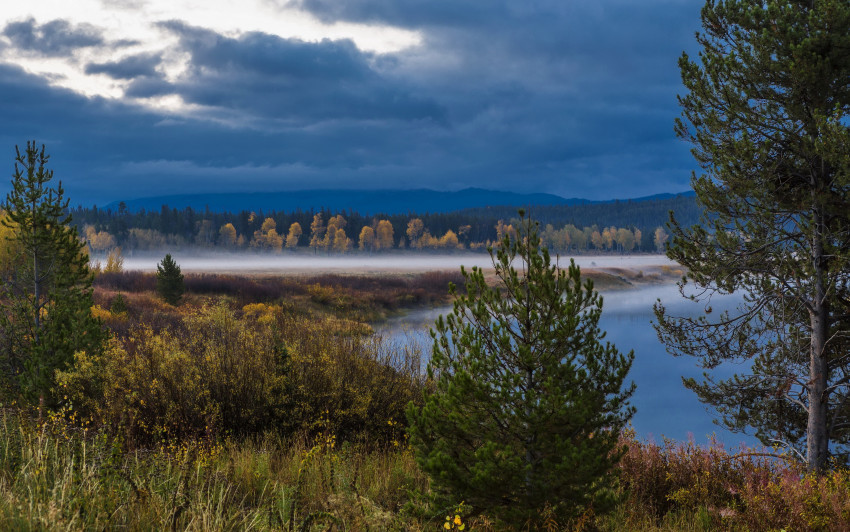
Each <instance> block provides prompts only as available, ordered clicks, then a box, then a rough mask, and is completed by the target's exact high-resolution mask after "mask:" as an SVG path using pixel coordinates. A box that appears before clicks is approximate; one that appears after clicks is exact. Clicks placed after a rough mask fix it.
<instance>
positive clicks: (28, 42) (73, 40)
mask: <svg viewBox="0 0 850 532" xmlns="http://www.w3.org/2000/svg"><path fill="white" fill-rule="evenodd" d="M3 35H5V36H6V37H8V38H9V40H10V41H12V45H13V46H14V47H16V48H18V49H20V50H25V51H28V52H36V53H39V54H43V55H47V56H63V55H69V54H70V53H71V52H73V51H74V50H76V49H78V48H86V47H91V46H100V45H102V44H103V43H104V39H103V34H102V32H101V30H99V29H98V28H96V27H94V26H92V25H90V24H79V25H74V24H71V23H69V22H68V21H67V20H52V21H50V22H46V23H44V24H38V23H37V22H36V21H35V19H34V18H29V19H27V20H23V21H20V22H10V23H9V24H7V25H6V27H5V28H3Z"/></svg>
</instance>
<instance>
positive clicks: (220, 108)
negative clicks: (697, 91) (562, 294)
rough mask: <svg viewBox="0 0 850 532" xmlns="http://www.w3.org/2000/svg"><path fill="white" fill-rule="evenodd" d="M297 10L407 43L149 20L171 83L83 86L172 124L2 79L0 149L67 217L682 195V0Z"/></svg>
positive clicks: (144, 75) (687, 4)
mask: <svg viewBox="0 0 850 532" xmlns="http://www.w3.org/2000/svg"><path fill="white" fill-rule="evenodd" d="M303 5H304V6H305V7H306V8H309V9H310V10H311V11H312V12H313V13H315V14H316V15H317V16H319V17H320V18H321V19H323V20H325V21H329V22H333V21H350V22H358V23H373V24H383V23H391V24H393V25H395V26H399V27H403V28H411V29H416V30H417V31H419V32H420V35H421V36H422V44H421V46H416V47H412V48H408V49H405V50H402V51H400V52H397V53H392V54H374V53H368V52H364V51H362V50H360V49H358V48H357V47H356V46H355V45H354V44H352V43H351V42H350V41H347V40H337V41H332V40H325V41H321V42H304V41H300V40H297V39H284V38H280V37H276V36H272V35H267V34H263V33H256V32H254V33H244V34H241V35H237V36H224V35H221V34H219V33H216V32H214V31H212V30H209V29H205V28H199V27H195V26H191V25H189V24H187V23H184V22H178V21H170V22H164V23H161V24H160V27H161V29H163V30H164V31H166V32H169V33H171V34H173V35H175V36H177V38H178V44H177V49H176V50H169V51H168V53H169V54H170V56H171V57H175V56H179V55H180V54H184V55H185V56H186V57H188V66H187V69H186V70H185V71H184V72H183V73H182V74H181V75H180V76H178V77H177V78H173V77H166V76H164V74H162V72H161V71H160V70H159V69H158V67H157V61H158V59H159V58H158V57H155V56H131V57H129V58H125V59H122V60H120V61H117V62H114V63H104V64H97V65H89V67H88V71H90V72H102V73H105V74H108V75H110V76H112V77H114V78H117V79H125V80H129V84H128V88H127V92H126V94H127V97H128V102H132V101H133V99H135V98H152V97H156V96H178V97H180V98H181V99H182V100H183V101H185V102H187V103H190V104H197V106H199V107H194V108H193V111H192V112H191V113H190V114H189V115H188V116H187V115H180V116H176V115H169V114H168V113H165V112H157V113H154V112H152V111H145V110H143V109H142V108H139V107H134V106H132V105H130V104H129V103H126V104H118V103H115V102H114V101H107V100H99V99H85V98H82V97H79V96H77V95H74V94H73V93H71V92H69V91H64V90H61V89H56V88H51V87H48V86H47V84H46V82H45V81H44V80H41V79H39V78H36V77H34V76H30V75H27V74H24V73H23V72H21V71H18V70H14V69H11V70H10V69H8V68H6V67H4V68H3V69H0V101H5V102H7V104H6V105H0V124H3V126H2V129H0V141H2V143H3V144H0V147H2V145H6V146H11V145H12V143H21V142H23V141H25V140H26V139H27V138H33V137H35V138H38V139H39V140H41V139H45V140H47V142H48V150H49V151H51V152H52V153H55V154H56V156H55V161H56V163H57V165H59V164H60V161H61V165H62V168H64V169H65V172H63V175H68V176H70V177H72V180H69V181H68V182H67V186H68V190H69V191H71V190H75V191H77V192H78V194H79V196H78V197H79V198H81V199H80V201H82V200H83V199H89V198H90V199H91V200H92V201H99V202H103V201H106V200H114V199H129V198H133V197H139V196H145V195H153V194H166V193H179V192H191V191H204V192H220V191H236V190H242V191H254V190H256V191H263V190H286V189H298V188H301V189H304V188H321V187H337V188H338V187H342V188H349V187H364V188H418V187H430V188H437V189H440V188H462V187H468V186H479V187H485V188H495V189H507V190H516V191H521V192H541V191H542V192H552V193H556V194H561V195H563V196H568V197H574V196H579V197H588V198H593V199H602V198H611V197H635V196H641V195H648V194H654V193H659V192H677V191H681V190H684V189H686V188H687V184H688V177H689V173H690V169H691V168H692V167H693V166H694V165H693V163H692V161H691V158H690V156H689V154H688V146H687V145H685V144H683V143H681V142H679V141H678V140H676V139H675V138H674V136H673V132H672V122H673V118H674V117H675V116H676V115H677V114H678V112H679V111H678V108H677V105H676V100H675V96H676V94H677V93H678V92H680V91H681V87H680V81H679V72H678V68H677V66H676V60H677V58H678V56H679V54H680V53H681V51H682V50H683V49H687V48H690V47H692V44H691V43H692V41H693V32H694V30H695V29H696V28H697V22H698V15H699V9H698V6H696V5H693V2H692V1H690V0H657V1H647V2H632V1H628V2H627V1H625V0H600V1H599V2H592V3H591V2H586V3H580V2H562V1H560V0H559V1H557V2H555V1H554V0H552V1H549V0H544V1H529V2H507V1H502V0H488V1H486V2H485V1H483V0H472V1H469V2H456V1H455V2H450V1H448V0H429V1H427V2H426V1H424V0H393V1H392V2H391V1H389V0H387V1H385V2H383V1H365V0H348V1H346V2H332V1H331V0H305V1H304V2H303ZM11 132H14V133H15V134H16V135H17V134H23V138H17V137H16V138H12V137H11V136H10V133H11ZM52 145H55V149H54V147H53V146H52ZM10 160H11V159H10ZM0 169H2V158H0ZM58 174H59V172H57V175H58ZM76 197H77V196H75V198H76Z"/></svg>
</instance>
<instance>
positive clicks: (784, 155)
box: [657, 0, 850, 471]
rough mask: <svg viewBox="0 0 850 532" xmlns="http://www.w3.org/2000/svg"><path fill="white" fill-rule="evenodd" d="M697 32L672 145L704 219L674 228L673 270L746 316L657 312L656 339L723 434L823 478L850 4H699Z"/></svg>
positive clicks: (844, 442) (845, 147)
mask: <svg viewBox="0 0 850 532" xmlns="http://www.w3.org/2000/svg"><path fill="white" fill-rule="evenodd" d="M702 26H703V32H702V33H699V34H698V35H697V42H698V44H699V46H700V53H699V58H698V59H696V60H695V59H692V58H691V57H689V56H688V55H686V54H685V55H683V56H682V58H681V60H680V67H681V71H682V79H683V81H684V85H685V87H686V89H687V91H688V92H687V93H686V94H685V95H684V96H682V97H680V99H679V101H680V104H681V106H682V120H679V121H677V126H676V130H677V132H678V134H679V136H680V137H681V138H683V139H685V140H687V141H689V142H691V143H692V144H693V150H692V153H693V154H694V157H695V158H696V162H697V163H698V164H699V166H700V168H701V169H702V172H703V173H702V174H701V175H696V174H695V175H694V176H693V178H692V184H693V187H694V190H695V191H696V194H697V199H698V201H699V203H700V204H701V206H702V207H703V208H704V209H705V212H706V216H705V219H704V220H703V221H702V223H701V225H697V226H694V227H691V228H685V227H681V226H680V225H679V224H677V223H676V222H675V221H673V223H672V226H671V227H672V233H673V238H672V241H671V243H670V246H669V248H668V256H669V257H670V258H671V259H673V260H675V261H677V262H679V263H680V264H682V265H683V266H685V267H686V269H687V272H688V274H687V279H686V283H683V289H684V288H686V286H688V285H691V284H692V286H693V287H694V291H693V294H695V295H696V296H697V298H698V299H702V300H706V301H708V300H709V298H710V297H712V296H713V295H714V294H718V293H720V294H725V293H730V292H738V293H740V294H743V297H744V301H743V303H742V305H741V306H740V307H739V308H738V309H736V310H735V311H733V312H730V313H725V314H723V315H720V316H718V315H716V314H709V312H710V310H711V303H710V302H708V303H706V305H705V308H706V310H707V313H706V315H705V316H703V317H701V318H699V319H694V318H690V317H675V316H671V315H670V314H669V313H668V312H667V311H666V310H665V308H664V307H663V306H661V305H659V306H658V308H657V317H658V332H659V337H660V338H661V340H662V341H663V342H665V343H667V345H668V348H669V350H670V351H671V352H672V353H674V354H676V355H681V354H684V355H691V356H694V357H697V359H698V360H699V362H700V365H701V366H702V367H704V368H706V369H707V370H709V371H707V372H706V374H705V377H704V379H701V380H694V379H690V380H687V381H686V385H687V386H688V387H689V388H691V389H693V390H694V391H695V392H696V393H697V394H698V396H699V398H700V399H701V400H702V401H704V402H706V403H708V404H710V405H713V406H714V407H715V408H716V409H717V411H718V412H719V414H720V415H721V419H722V421H723V423H724V424H726V425H727V426H728V427H730V428H731V429H732V430H738V431H744V430H749V429H754V432H755V435H756V436H757V437H758V438H759V439H760V440H761V441H762V442H764V443H765V444H770V445H775V444H777V443H779V444H781V445H787V446H789V447H791V448H792V449H793V450H795V451H797V452H798V453H799V454H804V455H805V459H806V463H807V465H808V468H809V469H810V470H813V471H823V470H824V469H825V468H826V467H827V466H828V464H829V459H830V457H833V458H836V459H839V460H840V461H842V462H843V461H846V460H847V459H848V451H850V379H848V374H850V364H848V362H850V359H848V347H850V345H848V339H850V297H849V296H850V293H848V289H850V188H848V185H850V155H848V154H850V127H848V124H850V3H848V2H847V1H846V0H840V1H839V0H806V1H800V0H797V1H786V0H782V1H779V0H767V1H761V0H760V1H755V0H729V1H724V2H718V1H709V2H707V3H706V5H705V7H704V8H703V10H702ZM730 364H734V366H730ZM721 365H723V366H724V373H726V371H727V370H726V368H729V367H734V368H736V370H737V371H738V374H737V375H734V376H733V377H731V378H723V377H719V376H718V375H716V374H715V373H714V372H711V371H710V370H713V369H715V368H717V367H719V366H721Z"/></svg>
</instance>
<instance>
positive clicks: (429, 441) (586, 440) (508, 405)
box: [408, 220, 634, 527]
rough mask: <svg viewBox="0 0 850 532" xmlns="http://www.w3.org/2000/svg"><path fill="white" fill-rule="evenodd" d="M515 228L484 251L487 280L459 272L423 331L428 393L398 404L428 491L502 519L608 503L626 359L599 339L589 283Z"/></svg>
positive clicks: (529, 227) (533, 234)
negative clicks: (441, 313) (446, 304)
mask: <svg viewBox="0 0 850 532" xmlns="http://www.w3.org/2000/svg"><path fill="white" fill-rule="evenodd" d="M521 229H522V231H521V232H522V234H523V237H522V238H520V239H511V238H510V236H509V235H506V236H505V238H504V240H503V241H502V242H501V246H500V247H499V248H498V250H497V251H496V252H495V254H494V252H493V251H492V250H491V257H492V259H493V266H494V268H495V275H496V277H497V279H498V280H499V286H496V287H491V286H489V285H488V284H487V282H486V281H485V276H484V272H483V271H482V270H481V269H479V268H477V267H476V268H473V269H472V271H471V272H466V271H465V270H463V274H464V278H465V280H466V283H465V284H466V292H467V294H466V295H462V296H459V297H458V298H457V300H456V302H455V306H454V311H453V312H452V313H451V314H449V315H448V316H447V317H446V319H445V320H444V319H443V318H442V317H440V318H439V319H438V321H437V324H436V331H432V336H433V337H434V349H433V354H432V358H431V362H430V364H429V376H430V377H431V378H432V379H433V380H434V389H433V391H431V392H429V393H427V394H426V396H425V404H424V405H423V406H421V407H418V406H415V405H411V407H410V408H409V409H408V419H409V423H410V429H409V431H410V438H411V444H412V446H413V447H414V449H415V451H416V454H417V460H418V462H419V464H420V466H421V467H422V469H423V470H424V471H425V472H427V473H428V474H429V475H430V476H431V479H432V489H433V490H435V492H436V493H437V494H438V495H440V496H441V498H442V500H444V501H448V502H455V503H457V502H458V501H465V502H466V503H467V504H469V505H471V506H472V507H473V508H475V509H476V510H477V511H483V512H485V513H486V514H487V515H491V516H493V517H496V518H498V519H500V520H502V521H504V522H505V523H508V524H510V525H511V526H514V527H523V526H529V525H530V526H537V525H540V524H541V523H542V522H541V519H542V517H541V516H543V514H544V510H547V511H548V513H549V514H550V515H554V516H555V517H556V518H557V519H558V520H560V521H562V522H565V521H567V520H569V519H572V518H576V517H578V516H579V515H580V514H581V513H582V511H583V510H585V508H588V507H592V508H593V510H594V511H597V512H603V511H605V510H606V509H607V508H608V507H610V504H611V503H612V502H613V492H612V489H611V488H612V486H613V485H614V475H613V474H612V471H611V470H612V468H613V466H614V465H615V464H616V462H617V460H618V459H619V457H620V456H621V454H622V450H621V449H620V447H619V445H618V437H619V432H620V429H621V428H622V427H623V426H624V424H625V423H626V422H627V421H628V419H629V418H630V417H631V415H632V413H633V409H632V408H631V407H629V406H628V403H627V401H628V399H629V397H630V396H631V394H632V392H633V390H634V386H633V385H632V386H627V387H625V388H623V382H624V380H625V378H626V374H627V373H628V370H629V368H630V367H631V363H632V359H633V356H634V355H633V353H629V354H627V355H623V354H621V353H619V352H618V351H617V349H616V348H615V347H614V346H612V345H610V344H608V343H604V344H603V343H602V338H603V337H604V333H602V332H601V331H600V330H599V327H598V323H599V317H600V315H601V311H602V301H601V298H600V297H599V295H598V294H597V293H596V292H595V291H594V290H593V285H592V283H591V282H590V281H586V282H585V283H582V281H581V276H580V271H579V268H578V267H577V266H576V265H575V263H572V262H571V264H570V267H569V268H568V269H567V270H563V269H561V268H560V267H559V266H558V265H556V264H555V265H553V264H552V263H551V259H550V256H549V252H548V251H547V250H546V249H545V248H542V249H541V248H540V239H539V237H538V236H537V230H536V226H535V225H533V224H532V223H531V222H530V221H528V220H523V221H522V226H521ZM515 263H516V264H518V266H519V268H520V272H518V271H517V269H515V268H514V264H515ZM452 290H453V291H454V288H452Z"/></svg>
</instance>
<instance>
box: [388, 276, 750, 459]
mask: <svg viewBox="0 0 850 532" xmlns="http://www.w3.org/2000/svg"><path fill="white" fill-rule="evenodd" d="M602 295H603V299H604V303H603V307H602V308H603V310H602V319H601V320H600V327H601V329H602V330H603V331H607V336H606V341H609V342H611V343H612V344H614V345H616V346H617V348H618V349H619V350H620V351H621V352H627V351H629V350H632V349H633V350H634V352H635V360H634V363H633V364H632V369H631V372H630V374H629V378H630V379H631V380H633V381H634V382H635V383H636V384H637V390H636V391H635V394H634V396H633V398H632V404H633V405H634V406H635V407H636V408H637V412H636V414H635V416H634V418H633V420H632V424H633V426H634V428H635V430H636V431H637V433H638V436H639V437H642V438H651V439H654V440H655V441H658V442H661V439H662V437H667V438H672V439H675V440H680V441H684V440H687V439H688V438H690V437H693V438H694V440H695V441H696V443H698V444H707V443H708V436H709V435H711V434H716V436H717V439H718V440H719V441H721V442H723V443H724V444H725V445H726V447H727V448H733V447H736V446H738V445H739V444H741V443H746V444H748V445H750V446H754V445H757V444H758V441H757V440H756V439H755V438H753V437H751V436H748V435H745V434H736V433H732V432H730V431H728V430H726V429H725V428H724V427H721V426H719V425H716V424H714V423H713V422H712V419H714V416H713V415H712V414H711V413H710V412H709V411H708V410H707V408H706V406H705V405H703V404H702V403H700V402H699V401H698V400H697V398H696V395H694V393H693V392H691V391H690V390H687V389H686V388H685V387H684V385H683V384H682V376H688V377H699V376H700V375H702V372H701V370H700V369H699V368H698V367H697V366H696V361H695V360H694V359H691V358H689V357H673V356H671V355H670V354H668V353H667V351H666V350H665V348H664V346H663V345H662V344H661V342H659V340H658V337H657V336H656V333H655V329H653V327H652V321H653V320H654V317H655V316H654V314H653V310H652V308H653V304H654V303H655V301H656V299H658V298H660V299H661V300H662V302H664V304H665V306H666V307H667V309H668V311H670V312H671V314H673V315H698V314H699V313H701V312H704V307H705V305H704V304H699V303H693V302H691V301H689V300H686V299H683V298H682V297H681V295H680V294H679V291H678V288H677V287H676V286H675V285H673V284H665V285H657V286H650V287H644V288H639V289H634V290H618V291H611V292H603V293H602ZM740 301H741V298H740V296H726V297H724V298H715V299H714V300H713V301H712V302H711V306H712V307H713V315H715V316H716V315H717V314H718V313H719V312H721V311H723V310H725V309H730V308H733V307H734V306H736V305H737V304H738V303H739V302H740ZM451 310H452V308H451V307H450V306H447V307H442V308H436V309H428V310H421V311H414V312H411V313H409V314H407V315H405V316H402V317H398V318H393V319H391V320H389V321H388V322H386V323H384V324H382V325H380V326H378V327H377V330H378V332H380V333H382V334H384V335H385V336H388V337H390V338H393V339H404V340H405V341H409V342H418V343H420V344H421V346H422V347H423V353H430V347H431V339H430V336H429V335H428V333H427V330H428V328H429V327H430V326H432V325H433V323H434V320H435V319H436V318H437V316H438V315H440V314H447V313H449V312H451ZM736 369H737V370H740V369H741V368H740V367H737V366H735V367H729V366H727V367H725V368H722V369H719V370H717V371H726V374H727V375H731V374H732V373H734V371H735V370H736Z"/></svg>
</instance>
